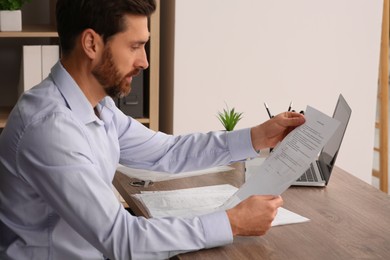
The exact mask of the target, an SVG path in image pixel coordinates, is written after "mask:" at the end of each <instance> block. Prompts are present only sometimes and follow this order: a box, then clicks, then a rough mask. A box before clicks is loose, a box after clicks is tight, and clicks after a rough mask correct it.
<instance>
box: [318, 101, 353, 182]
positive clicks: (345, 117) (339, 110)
mask: <svg viewBox="0 0 390 260" xmlns="http://www.w3.org/2000/svg"><path fill="white" fill-rule="evenodd" d="M351 113H352V110H351V108H350V107H349V105H348V104H347V102H346V101H345V99H344V97H343V96H342V95H341V94H340V96H339V99H338V101H337V104H336V108H335V111H334V113H333V118H334V119H336V120H338V121H340V125H339V127H338V129H337V130H336V132H335V133H334V134H333V136H332V137H331V138H330V139H329V141H328V142H327V144H326V145H325V146H324V148H323V149H322V151H321V153H320V156H319V158H318V161H319V164H320V167H321V171H322V174H323V175H324V178H325V181H326V183H328V180H329V177H330V174H331V172H332V169H333V166H334V164H335V162H336V157H337V154H338V152H339V150H340V146H341V142H342V141H343V137H344V133H345V130H346V129H347V125H348V122H349V118H350V117H351Z"/></svg>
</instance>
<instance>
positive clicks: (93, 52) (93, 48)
mask: <svg viewBox="0 0 390 260" xmlns="http://www.w3.org/2000/svg"><path fill="white" fill-rule="evenodd" d="M80 40H81V46H82V49H83V50H84V52H85V54H86V55H87V56H88V57H89V58H90V59H95V58H96V57H97V56H98V55H99V53H100V51H101V50H103V47H104V46H103V45H104V44H103V39H102V37H101V36H100V35H99V34H97V33H96V32H95V31H94V30H92V29H86V30H84V31H83V32H82V33H81V39H80Z"/></svg>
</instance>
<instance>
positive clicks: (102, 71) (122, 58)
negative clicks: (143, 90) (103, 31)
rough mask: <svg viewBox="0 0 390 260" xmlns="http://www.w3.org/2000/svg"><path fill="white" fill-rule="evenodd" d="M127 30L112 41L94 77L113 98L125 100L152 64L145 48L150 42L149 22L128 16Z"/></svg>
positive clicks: (108, 44) (94, 71)
mask: <svg viewBox="0 0 390 260" xmlns="http://www.w3.org/2000/svg"><path fill="white" fill-rule="evenodd" d="M125 24H126V30H125V31H123V32H121V33H118V34H116V35H114V36H112V37H111V38H110V40H109V41H108V42H107V43H106V45H105V47H104V50H103V53H102V55H101V59H100V62H99V63H98V64H97V65H96V66H95V67H94V68H93V70H92V74H93V75H94V76H95V77H96V79H97V80H98V82H99V83H100V84H101V85H102V86H103V88H104V90H105V92H106V94H107V95H109V96H111V97H125V96H127V95H128V94H129V93H130V91H131V82H132V80H133V77H135V76H136V75H138V74H139V72H140V71H141V70H142V69H146V68H147V67H148V66H149V64H148V61H147V57H146V52H145V44H146V42H147V41H148V40H149V31H148V24H147V18H146V17H144V16H134V15H127V16H126V17H125Z"/></svg>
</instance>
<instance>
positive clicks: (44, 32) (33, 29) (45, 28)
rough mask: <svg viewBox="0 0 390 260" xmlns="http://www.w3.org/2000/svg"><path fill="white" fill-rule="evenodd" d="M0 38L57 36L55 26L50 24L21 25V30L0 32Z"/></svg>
mask: <svg viewBox="0 0 390 260" xmlns="http://www.w3.org/2000/svg"><path fill="white" fill-rule="evenodd" d="M0 37H2V38H29V37H34V38H50V37H58V33H57V31H56V28H55V27H54V26H52V25H23V30H22V31H21V32H0Z"/></svg>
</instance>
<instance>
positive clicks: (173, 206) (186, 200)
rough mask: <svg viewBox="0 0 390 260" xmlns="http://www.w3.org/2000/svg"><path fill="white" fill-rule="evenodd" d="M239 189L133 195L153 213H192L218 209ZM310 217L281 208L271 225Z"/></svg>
mask: <svg viewBox="0 0 390 260" xmlns="http://www.w3.org/2000/svg"><path fill="white" fill-rule="evenodd" d="M237 190H238V189H237V188H236V187H234V186H232V185H229V184H223V185H214V186H206V187H198V188H190V189H181V190H171V191H143V192H142V193H141V194H135V195H133V196H134V197H136V198H137V199H138V200H139V201H140V202H141V203H142V204H143V205H144V206H145V208H146V209H147V211H148V213H149V215H150V216H152V217H168V216H175V217H193V216H199V215H203V214H207V213H211V212H215V211H217V210H222V209H221V208H220V207H221V206H222V205H223V204H224V203H225V201H227V199H228V198H230V197H231V196H232V195H233V194H234V193H235V192H236V191H237ZM306 221H309V219H308V218H305V217H303V216H300V215H298V214H296V213H294V212H291V211H289V210H287V209H284V208H279V210H278V214H277V215H276V218H275V219H274V221H273V222H272V226H278V225H285V224H292V223H301V222H306Z"/></svg>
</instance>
